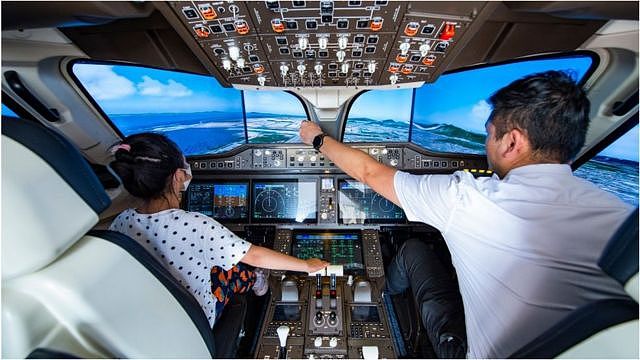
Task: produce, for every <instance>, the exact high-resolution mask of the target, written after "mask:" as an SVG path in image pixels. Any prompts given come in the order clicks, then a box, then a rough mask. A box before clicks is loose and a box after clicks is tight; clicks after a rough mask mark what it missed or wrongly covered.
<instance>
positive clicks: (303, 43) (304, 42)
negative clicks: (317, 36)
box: [298, 36, 309, 50]
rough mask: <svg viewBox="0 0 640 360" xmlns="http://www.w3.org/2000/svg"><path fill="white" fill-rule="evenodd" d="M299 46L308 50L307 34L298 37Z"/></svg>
mask: <svg viewBox="0 0 640 360" xmlns="http://www.w3.org/2000/svg"><path fill="white" fill-rule="evenodd" d="M298 46H299V47H300V50H306V49H307V47H308V46H309V38H307V37H306V36H303V37H300V38H298Z"/></svg>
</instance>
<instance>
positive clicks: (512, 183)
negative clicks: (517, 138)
mask: <svg viewBox="0 0 640 360" xmlns="http://www.w3.org/2000/svg"><path fill="white" fill-rule="evenodd" d="M394 186H395V191H396V194H397V196H398V199H399V201H400V204H401V206H402V208H403V209H404V211H405V213H406V215H407V218H408V219H409V220H410V221H420V222H424V223H426V224H429V225H431V226H433V227H435V228H437V229H438V230H440V232H441V233H442V235H443V237H444V239H445V241H446V243H447V246H448V248H449V251H450V252H451V259H452V262H453V265H454V267H455V269H456V273H457V275H458V282H459V285H460V293H461V295H462V299H463V303H464V311H465V322H466V330H467V343H468V349H469V350H468V353H467V356H468V357H473V358H478V357H480V358H487V357H497V358H504V357H507V356H509V355H511V354H512V353H513V352H515V351H516V350H518V349H519V348H520V347H522V346H524V345H525V344H527V343H529V342H530V341H531V340H533V339H534V338H535V337H537V336H538V335H540V334H541V333H543V332H544V331H545V330H546V329H548V328H549V327H551V326H552V325H554V324H555V323H556V322H558V321H559V320H560V319H561V318H562V317H564V316H565V315H567V314H568V313H569V312H570V311H572V310H574V309H575V308H577V307H579V306H580V305H583V304H586V303H588V302H591V301H593V300H596V299H600V298H605V297H624V296H625V295H626V294H625V293H624V290H623V289H622V287H621V286H620V285H619V284H618V283H617V282H615V281H614V280H613V279H611V278H609V277H608V276H606V275H605V274H604V273H603V272H602V270H601V269H600V268H599V267H598V265H597V261H598V258H599V257H600V254H601V253H602V250H603V249H604V247H605V245H606V243H607V241H608V240H609V239H610V238H611V236H612V235H613V233H614V232H615V231H616V229H617V228H618V227H619V226H620V224H622V222H623V221H624V220H625V218H626V217H627V216H628V215H629V213H630V212H631V210H632V209H631V208H630V206H628V205H626V204H624V203H623V202H622V201H620V200H619V199H618V198H617V197H615V196H614V195H611V194H609V193H607V192H605V191H602V190H600V189H599V188H597V187H596V186H595V185H593V184H591V183H589V182H587V181H585V180H582V179H580V178H577V177H575V176H573V174H572V172H571V168H570V167H569V166H568V165H560V164H537V165H528V166H523V167H519V168H516V169H513V170H511V171H510V172H509V174H507V176H506V177H505V178H504V179H502V180H501V179H499V178H498V177H497V176H496V175H494V176H493V177H481V178H477V179H476V178H475V177H474V176H473V175H472V174H470V173H468V172H463V171H458V172H456V173H454V174H452V175H411V174H409V173H405V172H401V171H398V172H397V173H396V175H395V178H394Z"/></svg>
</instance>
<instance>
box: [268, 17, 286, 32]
mask: <svg viewBox="0 0 640 360" xmlns="http://www.w3.org/2000/svg"><path fill="white" fill-rule="evenodd" d="M271 28H272V29H273V31H275V32H277V33H281V32H283V31H284V21H282V20H280V19H273V20H271Z"/></svg>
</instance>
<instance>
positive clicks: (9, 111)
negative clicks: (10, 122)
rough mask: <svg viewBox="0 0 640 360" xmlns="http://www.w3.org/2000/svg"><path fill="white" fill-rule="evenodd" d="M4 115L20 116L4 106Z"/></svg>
mask: <svg viewBox="0 0 640 360" xmlns="http://www.w3.org/2000/svg"><path fill="white" fill-rule="evenodd" d="M2 115H3V116H15V117H18V115H17V114H16V113H14V112H13V110H11V109H9V108H8V107H7V105H5V104H2Z"/></svg>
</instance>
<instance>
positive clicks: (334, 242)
mask: <svg viewBox="0 0 640 360" xmlns="http://www.w3.org/2000/svg"><path fill="white" fill-rule="evenodd" d="M291 252H292V254H291V255H293V256H295V257H297V258H300V259H310V258H318V259H323V260H325V261H328V262H329V263H331V264H333V265H343V266H344V271H345V272H346V273H347V274H353V275H359V274H363V273H364V261H363V257H362V239H361V237H360V232H357V231H349V232H337V231H331V232H308V231H296V232H294V234H293V244H292V251H291Z"/></svg>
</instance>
